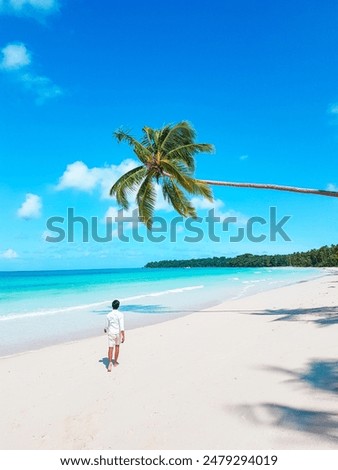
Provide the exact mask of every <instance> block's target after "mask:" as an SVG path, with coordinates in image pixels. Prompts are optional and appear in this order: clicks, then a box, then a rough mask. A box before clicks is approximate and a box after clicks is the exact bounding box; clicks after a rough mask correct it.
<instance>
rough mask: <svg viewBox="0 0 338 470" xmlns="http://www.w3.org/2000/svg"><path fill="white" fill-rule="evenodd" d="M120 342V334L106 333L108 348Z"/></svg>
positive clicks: (118, 344)
mask: <svg viewBox="0 0 338 470" xmlns="http://www.w3.org/2000/svg"><path fill="white" fill-rule="evenodd" d="M120 343H121V337H120V334H117V335H111V334H108V346H109V347H110V348H113V347H114V346H120Z"/></svg>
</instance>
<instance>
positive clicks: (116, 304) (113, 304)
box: [111, 300, 120, 310]
mask: <svg viewBox="0 0 338 470" xmlns="http://www.w3.org/2000/svg"><path fill="white" fill-rule="evenodd" d="M111 305H112V307H113V309H114V310H117V309H118V308H119V306H120V301H119V300H114V301H113V303H112V304H111Z"/></svg>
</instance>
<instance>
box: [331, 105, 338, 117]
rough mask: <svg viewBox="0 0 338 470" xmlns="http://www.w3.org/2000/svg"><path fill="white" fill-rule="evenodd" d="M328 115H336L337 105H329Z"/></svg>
mask: <svg viewBox="0 0 338 470" xmlns="http://www.w3.org/2000/svg"><path fill="white" fill-rule="evenodd" d="M329 113H330V114H335V115H337V114H338V103H332V104H330V106H329Z"/></svg>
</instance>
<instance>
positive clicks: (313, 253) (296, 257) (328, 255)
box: [145, 245, 338, 268]
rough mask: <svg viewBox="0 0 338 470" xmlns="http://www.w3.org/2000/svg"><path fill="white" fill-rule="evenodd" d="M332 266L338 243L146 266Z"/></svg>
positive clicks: (337, 260)
mask: <svg viewBox="0 0 338 470" xmlns="http://www.w3.org/2000/svg"><path fill="white" fill-rule="evenodd" d="M279 266H296V267H304V268H306V267H318V268H321V267H330V266H331V267H332V266H338V245H331V246H322V247H321V248H319V249H313V250H310V251H303V252H299V251H297V252H295V253H291V254H289V255H252V254H250V253H245V254H244V255H239V256H235V257H234V258H227V257H225V256H220V257H216V256H214V257H213V258H195V259H185V260H177V259H174V260H163V261H152V262H149V263H147V264H146V265H145V267H146V268H209V267H214V268H258V267H267V268H272V267H279Z"/></svg>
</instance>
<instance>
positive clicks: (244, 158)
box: [239, 155, 249, 160]
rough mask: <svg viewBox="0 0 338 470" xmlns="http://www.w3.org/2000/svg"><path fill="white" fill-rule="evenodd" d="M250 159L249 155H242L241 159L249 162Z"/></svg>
mask: <svg viewBox="0 0 338 470" xmlns="http://www.w3.org/2000/svg"><path fill="white" fill-rule="evenodd" d="M248 158H249V155H241V156H240V157H239V159H240V160H247V159H248Z"/></svg>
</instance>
